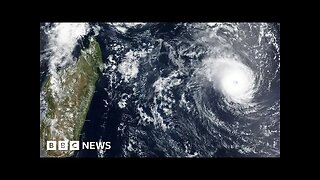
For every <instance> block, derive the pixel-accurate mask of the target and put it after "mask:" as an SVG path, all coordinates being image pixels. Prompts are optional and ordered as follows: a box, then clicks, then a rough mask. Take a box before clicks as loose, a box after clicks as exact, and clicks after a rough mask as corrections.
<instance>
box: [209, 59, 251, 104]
mask: <svg viewBox="0 0 320 180" xmlns="http://www.w3.org/2000/svg"><path fill="white" fill-rule="evenodd" d="M208 61H209V62H208V63H207V66H206V68H207V69H209V70H207V71H206V76H207V77H208V78H209V79H211V80H212V81H213V86H214V88H215V89H217V90H219V91H220V92H222V93H223V95H224V96H226V97H227V98H229V99H231V100H232V101H234V102H237V103H241V104H246V103H248V102H250V101H251V100H252V98H253V94H254V93H253V92H254V89H253V88H254V79H255V76H254V73H253V71H252V70H251V69H250V68H249V67H248V66H246V65H245V64H243V63H242V62H240V61H238V60H235V59H231V58H219V59H209V60H208Z"/></svg>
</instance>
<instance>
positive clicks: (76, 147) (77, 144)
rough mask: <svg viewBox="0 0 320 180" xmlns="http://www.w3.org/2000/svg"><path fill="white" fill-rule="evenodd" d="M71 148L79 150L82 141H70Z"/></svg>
mask: <svg viewBox="0 0 320 180" xmlns="http://www.w3.org/2000/svg"><path fill="white" fill-rule="evenodd" d="M69 145H70V150H79V149H80V148H79V146H80V143H79V141H70V144H69Z"/></svg>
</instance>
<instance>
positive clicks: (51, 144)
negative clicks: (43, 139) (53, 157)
mask: <svg viewBox="0 0 320 180" xmlns="http://www.w3.org/2000/svg"><path fill="white" fill-rule="evenodd" d="M47 150H48V151H50V150H57V142H56V141H47Z"/></svg>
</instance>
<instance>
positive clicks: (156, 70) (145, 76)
mask: <svg viewBox="0 0 320 180" xmlns="http://www.w3.org/2000/svg"><path fill="white" fill-rule="evenodd" d="M48 141H50V142H51V141H57V142H59V141H64V142H71V141H78V142H80V143H82V142H110V145H111V148H96V149H90V148H82V147H83V146H81V144H80V148H79V149H71V148H69V149H65V150H61V149H60V150H59V149H56V150H52V149H50V150H49V149H48ZM61 147H62V146H61ZM70 147H71V145H70ZM84 147H85V146H84ZM50 148H51V147H50ZM40 157H74V158H78V157H79V158H80V157H93V158H94V157H96V158H108V157H178V158H187V157H188V158H200V157H280V23H263V22H261V23H249V22H243V23H236V22H232V23H228V22H218V23H214V22H212V23H183V22H181V23H165V22H160V23H157V22H147V23H138V22H137V23H132V22H130V23H125V22H121V23H120V22H119V23H115V22H105V23H103V22H99V23H94V22H90V23H45V22H43V23H40Z"/></svg>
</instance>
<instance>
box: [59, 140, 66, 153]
mask: <svg viewBox="0 0 320 180" xmlns="http://www.w3.org/2000/svg"><path fill="white" fill-rule="evenodd" d="M58 150H60V151H67V150H68V141H58Z"/></svg>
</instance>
